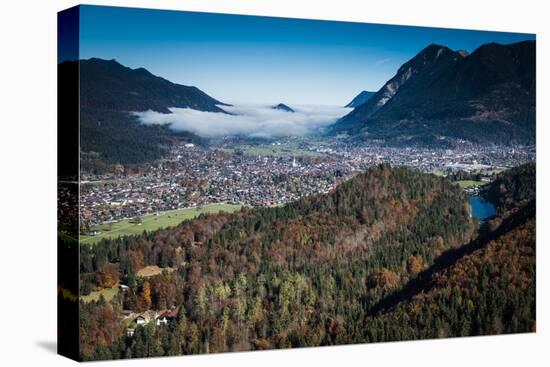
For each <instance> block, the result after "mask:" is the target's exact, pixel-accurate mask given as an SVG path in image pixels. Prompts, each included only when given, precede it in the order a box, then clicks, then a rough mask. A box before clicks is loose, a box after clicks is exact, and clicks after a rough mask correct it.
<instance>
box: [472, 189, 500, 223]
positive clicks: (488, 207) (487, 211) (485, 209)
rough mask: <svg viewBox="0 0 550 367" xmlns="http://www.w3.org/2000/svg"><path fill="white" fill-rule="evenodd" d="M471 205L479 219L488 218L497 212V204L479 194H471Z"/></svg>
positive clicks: (473, 214)
mask: <svg viewBox="0 0 550 367" xmlns="http://www.w3.org/2000/svg"><path fill="white" fill-rule="evenodd" d="M470 205H471V206H472V216H473V217H474V218H476V219H477V220H480V221H481V220H486V219H488V218H491V217H492V216H494V215H495V214H496V209H495V206H494V205H493V204H491V203H490V202H489V201H487V200H485V198H483V197H481V196H479V195H471V196H470Z"/></svg>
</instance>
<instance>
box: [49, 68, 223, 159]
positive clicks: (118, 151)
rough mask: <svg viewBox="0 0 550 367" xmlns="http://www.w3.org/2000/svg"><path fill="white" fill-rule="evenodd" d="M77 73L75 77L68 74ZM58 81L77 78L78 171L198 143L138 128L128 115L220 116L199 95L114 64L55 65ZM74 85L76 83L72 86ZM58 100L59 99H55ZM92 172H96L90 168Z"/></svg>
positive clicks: (163, 129)
mask: <svg viewBox="0 0 550 367" xmlns="http://www.w3.org/2000/svg"><path fill="white" fill-rule="evenodd" d="M75 68H79V72H78V73H74V72H72V71H73V70H74V69H75ZM58 73H59V78H60V80H62V81H63V82H64V83H69V82H70V80H69V79H71V78H74V75H79V77H80V149H81V151H82V152H83V155H82V158H83V165H84V168H91V169H94V167H90V166H89V165H90V164H92V166H97V164H100V165H101V164H102V162H107V163H122V164H134V163H141V162H145V161H150V160H154V159H159V158H161V157H162V156H163V155H164V154H165V153H166V152H167V146H168V145H169V144H170V143H171V142H173V141H174V140H182V139H183V140H185V141H193V142H195V143H201V142H202V141H203V140H202V139H201V138H200V137H198V136H196V135H194V134H192V133H189V132H174V131H172V130H171V129H169V128H168V127H167V126H160V125H157V126H147V125H144V124H141V123H140V122H139V121H138V120H137V118H136V117H135V116H134V115H133V114H132V112H137V111H147V110H152V111H156V112H161V113H170V110H169V108H171V107H179V108H192V109H195V110H199V111H208V112H219V113H226V112H225V111H224V110H222V109H221V108H220V107H218V106H220V105H226V104H225V103H223V102H220V101H218V100H216V99H214V98H212V97H210V96H209V95H207V94H206V93H204V92H203V91H201V90H200V89H198V88H196V87H192V86H185V85H180V84H176V83H172V82H170V81H168V80H166V79H163V78H161V77H158V76H155V75H153V74H151V73H150V72H149V71H147V70H146V69H144V68H137V69H132V68H129V67H126V66H123V65H121V64H120V63H118V62H117V61H115V60H103V59H99V58H91V59H88V60H80V61H66V62H63V63H60V64H59V65H58ZM72 82H73V83H74V85H78V84H77V83H78V80H76V81H72ZM61 98H63V96H61ZM96 168H97V167H96Z"/></svg>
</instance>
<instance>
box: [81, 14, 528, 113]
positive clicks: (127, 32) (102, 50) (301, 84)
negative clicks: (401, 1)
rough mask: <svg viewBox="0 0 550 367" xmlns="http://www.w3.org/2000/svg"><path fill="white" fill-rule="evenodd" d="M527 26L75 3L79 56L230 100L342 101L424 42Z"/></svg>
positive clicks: (372, 85)
mask: <svg viewBox="0 0 550 367" xmlns="http://www.w3.org/2000/svg"><path fill="white" fill-rule="evenodd" d="M534 38H535V36H534V35H529V34H518V33H505V32H486V31H466V30H452V29H440V28H425V27H407V26H388V25H379V24H364V23H347V22H329V21H315V20H301V19H286V18H271V17H251V16H238V15H225V14H210V13H193V12H179V11H178V12H176V11H165V10H149V9H132V8H116V7H99V6H82V7H81V13H80V58H83V59H87V58H90V57H100V58H104V59H116V60H117V61H119V62H120V63H121V64H123V65H126V66H129V67H132V68H136V67H144V68H146V69H148V70H149V71H150V72H152V73H153V74H156V75H159V76H162V77H164V78H166V79H168V80H170V81H173V82H176V83H180V84H185V85H194V86H197V87H198V88H200V89H201V90H203V91H204V92H206V93H207V94H209V95H211V96H212V97H214V98H216V99H219V100H221V101H224V102H229V103H243V102H244V103H279V102H283V103H288V104H293V103H294V104H327V105H343V104H346V103H348V102H349V100H351V99H352V98H353V97H354V96H355V95H356V94H358V93H359V92H360V91H361V90H377V89H378V88H380V87H381V86H382V85H383V84H384V82H385V81H387V80H388V79H389V78H391V77H392V76H393V75H394V74H395V72H396V70H397V69H398V68H399V66H400V65H402V64H403V63H404V62H405V61H407V60H408V59H410V58H411V57H413V56H414V55H415V54H417V53H418V52H419V51H420V50H421V49H422V48H424V47H426V46H427V45H429V44H431V43H437V44H442V45H446V46H448V47H450V48H451V49H455V50H457V49H464V50H467V51H469V52H471V51H473V50H474V49H475V48H477V47H478V46H480V45H482V44H484V43H489V42H498V43H513V42H517V41H521V40H525V39H534Z"/></svg>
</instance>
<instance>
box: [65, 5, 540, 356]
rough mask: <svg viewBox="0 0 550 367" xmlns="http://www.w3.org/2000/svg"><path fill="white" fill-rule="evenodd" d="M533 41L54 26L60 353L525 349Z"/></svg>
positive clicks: (114, 22)
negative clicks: (481, 338) (459, 345)
mask: <svg viewBox="0 0 550 367" xmlns="http://www.w3.org/2000/svg"><path fill="white" fill-rule="evenodd" d="M535 50H536V43H535V35H533V34H519V33H507V32H488V31H474V30H459V29H440V28H425V27H411V26H396V25H381V24H363V23H350V22H334V21H321V20H304V19H285V18H271V17H257V16H242V15H227V14H209V13H194V12H183V11H166V10H162V11H161V10H152V9H133V8H118V7H99V6H88V5H86V6H77V7H74V8H71V9H67V10H64V11H62V12H60V13H59V15H58V137H59V143H58V144H59V146H58V250H57V251H58V349H59V353H60V354H62V355H64V356H67V357H69V358H73V359H75V360H81V361H95V360H105V359H128V358H143V357H158V356H177V355H186V354H199V353H220V352H232V351H254V350H264V349H282V348H300V347H320V346H327V345H342V344H353V343H375V342H388V341H398V340H418V339H432V338H447V337H460V336H473V335H492V334H506V333H527V332H534V331H535V329H536V326H535V325H536V309H535V252H536V251H535V250H536V247H535V227H536V221H535V208H536V195H535V192H536V191H535V186H536V185H535V176H536V174H535V173H536V170H535V156H536V154H535V153H536V150H535V140H536V123H535V115H536V113H535V112H536V104H535V100H536V98H535V97H536V94H535V85H536V83H535V79H536V78H535Z"/></svg>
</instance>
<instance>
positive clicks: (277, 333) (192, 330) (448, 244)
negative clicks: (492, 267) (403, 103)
mask: <svg viewBox="0 0 550 367" xmlns="http://www.w3.org/2000/svg"><path fill="white" fill-rule="evenodd" d="M473 230H474V226H473V223H472V221H471V219H470V208H469V204H468V202H467V200H466V197H465V195H464V193H463V192H462V190H460V188H458V186H455V185H453V184H451V183H450V182H448V181H446V180H445V179H443V178H440V177H436V176H433V175H427V174H422V173H419V172H416V171H412V170H408V169H405V168H389V167H388V166H380V167H377V168H372V169H370V170H368V171H367V172H366V173H364V174H361V175H359V176H357V177H355V178H353V179H351V180H350V181H348V182H346V183H344V184H342V185H340V186H339V187H338V188H337V189H336V190H335V191H334V192H332V193H330V194H326V195H315V196H312V197H309V198H305V199H302V200H300V201H298V202H295V203H292V204H289V205H286V206H284V207H278V208H257V209H243V210H242V211H241V212H238V213H234V214H231V215H229V214H220V215H213V216H205V217H200V218H198V219H196V220H194V221H191V222H186V223H183V224H181V225H179V226H178V227H176V228H173V229H168V230H161V231H157V232H155V233H150V234H144V235H142V236H138V237H131V238H124V239H121V240H116V241H110V242H106V241H104V242H102V243H100V244H98V245H96V246H94V247H85V246H83V247H82V249H81V273H82V277H83V279H84V283H83V284H82V286H81V289H88V290H91V289H92V288H93V287H96V286H108V285H110V284H102V283H103V282H104V280H105V279H107V278H109V279H112V278H120V279H121V280H122V281H123V282H125V283H127V284H128V285H130V287H131V288H132V292H126V293H125V296H124V297H123V299H122V298H118V299H115V302H114V305H112V304H107V303H101V302H100V303H99V304H95V303H91V304H82V309H83V310H85V311H83V315H85V316H84V317H83V318H82V325H81V329H82V330H83V338H82V342H83V358H84V359H89V358H107V357H114V358H118V357H122V356H127V355H130V356H133V357H138V356H144V355H145V354H147V355H154V354H155V353H159V354H170V353H173V354H180V353H205V352H214V351H230V350H248V349H256V348H274V347H290V346H306V345H328V344H340V343H350V342H357V341H362V340H363V338H364V337H363V327H362V320H364V319H365V317H366V316H367V315H368V313H369V310H370V309H371V308H372V307H373V306H374V305H375V304H377V303H378V302H379V301H380V300H381V299H382V298H383V297H385V296H387V295H388V294H391V293H392V292H395V291H396V290H399V289H400V288H401V287H402V286H403V284H406V283H407V282H408V281H409V280H410V279H411V278H414V277H415V275H416V274H417V273H418V272H419V271H421V270H422V269H423V268H424V267H426V266H430V265H431V264H432V263H433V261H434V259H435V258H436V257H437V256H438V255H439V254H440V253H442V252H443V251H445V250H446V249H449V248H452V247H456V246H459V245H461V244H462V243H465V242H468V241H469V240H470V238H471V236H472V234H473ZM151 264H155V265H159V266H162V267H167V266H171V267H177V268H178V270H177V271H176V272H173V273H170V274H165V275H159V276H156V277H153V278H149V279H148V280H147V281H144V280H143V279H140V278H136V276H135V274H136V272H137V270H138V269H140V268H141V267H143V266H145V265H151ZM171 306H180V307H181V308H180V313H181V315H180V323H179V325H178V327H177V330H179V331H177V330H172V331H171V332H170V333H167V334H163V333H164V332H166V331H165V330H155V331H154V332H153V334H154V336H151V335H149V334H142V333H151V332H152V331H148V332H146V331H141V330H140V329H138V331H137V334H136V338H125V337H124V336H123V327H122V326H120V324H117V322H116V314H117V313H119V312H120V310H121V309H122V308H125V309H131V310H134V311H144V310H147V309H163V308H169V307H171ZM98 318H101V319H106V318H111V319H112V321H110V322H107V323H104V324H102V325H103V326H101V325H97V324H96V323H94V321H93V320H96V319H98ZM91 329H94V332H90V330H91ZM103 329H106V330H107V331H105V330H103ZM100 330H101V331H100ZM98 333H99V334H98ZM105 333H107V334H109V335H112V337H110V338H107V339H106V340H103V339H102V340H99V341H98V339H97V335H100V334H101V335H105ZM116 336H118V338H117V337H116ZM140 338H142V339H140ZM111 339H113V340H117V342H116V343H115V344H113V343H112V341H111ZM137 340H142V341H143V343H145V345H150V343H153V342H154V343H161V344H162V348H161V349H158V350H156V351H155V352H153V351H152V350H151V348H146V349H143V345H141V344H137ZM168 340H172V341H173V343H168V344H163V343H165V342H167V341H168ZM117 343H119V344H117ZM168 349H169V350H168ZM146 351H147V352H146ZM144 353H145V354H144Z"/></svg>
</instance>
